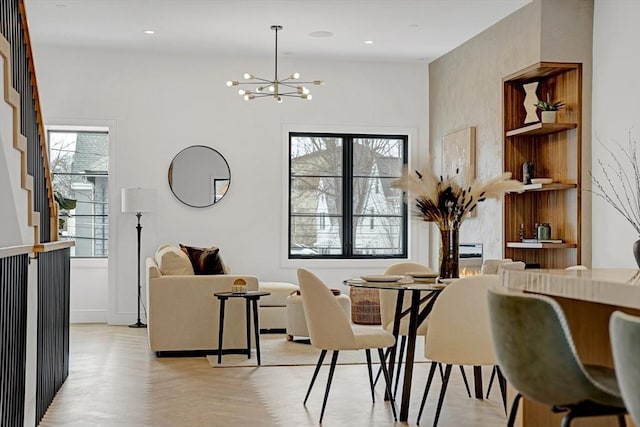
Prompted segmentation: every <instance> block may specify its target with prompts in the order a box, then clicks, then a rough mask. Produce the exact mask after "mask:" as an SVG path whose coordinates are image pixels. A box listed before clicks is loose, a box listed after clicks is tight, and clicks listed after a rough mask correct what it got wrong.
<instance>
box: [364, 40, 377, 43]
mask: <svg viewBox="0 0 640 427" xmlns="http://www.w3.org/2000/svg"><path fill="white" fill-rule="evenodd" d="M374 43H375V42H374V41H373V40H365V41H364V44H374Z"/></svg>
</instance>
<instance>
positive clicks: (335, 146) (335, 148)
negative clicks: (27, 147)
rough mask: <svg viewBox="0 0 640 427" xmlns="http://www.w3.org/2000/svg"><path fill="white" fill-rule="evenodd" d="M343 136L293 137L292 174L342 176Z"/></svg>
mask: <svg viewBox="0 0 640 427" xmlns="http://www.w3.org/2000/svg"><path fill="white" fill-rule="evenodd" d="M342 147H343V144H342V138H334V137H304V136H294V137H292V138H291V175H292V176H299V175H311V176H338V177H340V176H342Z"/></svg>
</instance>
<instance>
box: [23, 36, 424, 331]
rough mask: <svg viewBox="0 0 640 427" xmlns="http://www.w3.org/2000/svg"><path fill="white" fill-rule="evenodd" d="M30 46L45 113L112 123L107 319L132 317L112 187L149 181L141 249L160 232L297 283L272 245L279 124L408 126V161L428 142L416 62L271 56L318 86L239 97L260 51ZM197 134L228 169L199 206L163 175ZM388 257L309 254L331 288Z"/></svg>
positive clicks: (279, 173)
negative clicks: (248, 55)
mask: <svg viewBox="0 0 640 427" xmlns="http://www.w3.org/2000/svg"><path fill="white" fill-rule="evenodd" d="M34 49H35V57H36V67H37V70H38V83H39V88H40V96H41V103H42V109H43V111H44V115H45V121H46V122H47V123H49V122H55V123H56V124H62V123H63V122H64V121H68V122H69V123H71V124H75V122H76V121H80V122H83V123H85V124H86V123H88V122H91V121H92V120H108V121H111V122H113V123H115V125H116V131H115V147H113V151H112V153H113V154H112V157H113V158H112V162H111V166H112V167H111V170H110V192H111V197H110V203H111V212H110V214H111V218H110V221H111V229H112V230H111V239H112V242H111V248H110V249H111V252H110V253H111V258H110V267H109V288H110V290H109V322H110V323H122V324H125V323H130V322H132V321H133V320H134V319H135V314H134V313H135V311H136V286H135V280H136V279H135V277H136V266H135V265H136V262H135V261H136V260H135V244H136V243H135V242H136V240H135V216H133V215H124V214H121V213H120V201H119V194H120V188H123V187H138V186H140V187H150V188H157V190H158V210H157V211H156V212H155V213H152V214H145V215H144V216H143V218H142V225H143V231H142V240H143V247H142V253H143V257H144V256H148V255H151V254H152V253H153V251H154V250H155V248H156V246H157V245H158V244H161V243H165V242H172V243H186V244H192V245H202V246H210V245H216V246H219V247H220V248H221V253H222V256H223V258H224V260H225V261H226V262H228V263H230V264H231V265H232V268H233V271H234V272H238V273H251V274H256V275H258V277H259V278H260V279H262V280H286V281H296V279H295V268H296V266H297V265H309V263H307V262H305V261H300V262H299V263H291V262H287V261H286V260H285V259H284V257H283V253H282V250H281V248H282V245H281V243H282V242H281V238H282V236H283V235H286V231H285V230H283V229H282V224H283V221H282V218H283V215H286V211H284V209H283V206H284V204H283V200H284V199H285V198H286V197H287V193H286V188H284V186H283V182H286V179H284V178H283V177H286V174H287V169H286V168H287V158H286V149H285V148H286V147H285V146H284V141H285V140H286V139H285V138H284V137H283V129H287V128H290V127H292V126H295V127H303V128H304V127H307V126H308V127H309V128H310V129H311V128H317V127H320V126H332V127H333V126H335V127H336V128H338V127H343V128H350V129H359V130H360V131H362V132H376V131H379V130H390V129H395V130H397V129H401V130H412V132H413V134H414V135H415V136H416V138H415V139H416V140H414V141H411V143H412V144H413V149H414V151H413V152H414V156H413V159H412V164H416V163H417V156H418V154H419V156H420V157H425V156H426V153H427V152H428V141H427V138H428V132H427V117H428V89H427V79H428V76H427V67H426V65H425V64H385V63H355V62H326V61H323V62H312V61H296V62H295V63H294V62H293V61H291V62H289V61H280V64H279V68H280V70H283V72H285V73H288V72H293V71H298V72H300V73H301V74H302V77H303V78H309V79H324V80H326V82H327V84H326V85H325V86H322V87H313V88H312V93H313V95H314V99H313V101H311V102H305V101H302V100H298V99H285V101H284V102H283V103H282V104H276V103H275V102H273V101H271V100H266V99H263V100H255V101H253V102H251V103H247V102H244V101H242V99H241V98H240V97H239V96H238V95H237V94H236V91H235V90H233V89H230V88H227V87H226V86H225V82H226V81H227V80H229V79H237V78H240V76H241V75H242V74H243V73H244V72H247V71H250V72H253V73H254V74H257V75H265V76H271V73H272V66H273V64H272V62H271V61H270V60H268V59H264V60H258V59H253V60H252V59H240V58H231V57H227V58H218V57H204V58H201V57H193V56H167V55H162V54H143V53H122V52H113V51H94V50H81V49H73V50H72V49H58V48H52V47H46V46H36V47H34ZM195 144H201V145H208V146H210V147H212V148H215V149H216V150H218V151H219V152H220V153H221V154H222V155H224V156H225V157H226V159H227V161H228V163H229V166H230V168H231V177H232V178H231V179H232V184H231V187H230V190H229V192H228V193H227V195H226V196H225V197H224V199H223V200H222V201H221V202H220V203H218V204H216V205H215V206H212V207H209V208H204V209H194V208H190V207H187V206H185V205H182V204H181V203H180V202H179V201H178V200H176V198H175V197H174V196H173V195H172V193H171V191H170V189H169V187H168V183H167V169H168V167H169V164H170V162H171V160H172V159H173V157H174V156H175V155H176V154H177V153H178V152H179V151H180V150H182V149H183V148H185V147H187V146H190V145H195ZM418 225H419V224H416V223H412V226H418ZM415 229H417V230H419V231H418V232H417V233H412V237H413V238H412V248H414V250H413V251H412V258H413V259H414V260H417V261H423V262H425V261H426V260H427V253H426V248H427V245H426V240H427V236H426V233H425V232H424V228H422V227H415ZM389 263H390V262H368V263H365V262H357V263H354V262H348V261H347V262H335V261H330V262H322V263H313V268H314V269H315V270H316V271H317V272H318V274H319V275H320V277H322V278H324V279H325V280H327V282H329V283H330V284H331V285H332V286H336V285H337V284H339V283H340V282H341V281H342V280H343V279H344V278H348V277H350V276H352V275H356V274H362V273H371V272H381V271H382V270H383V268H384V266H386V265H388V264H389ZM72 274H73V275H74V276H75V274H76V273H75V270H74V272H73V273H72ZM96 274H98V273H96ZM101 274H103V275H104V272H103V273H101ZM90 282H91V279H90V278H89V276H87V278H86V283H76V281H75V280H74V283H73V284H72V286H74V287H75V286H89V284H90ZM143 283H144V277H143ZM95 292H98V293H100V292H102V291H100V290H97V289H96V290H95ZM87 304H89V301H87Z"/></svg>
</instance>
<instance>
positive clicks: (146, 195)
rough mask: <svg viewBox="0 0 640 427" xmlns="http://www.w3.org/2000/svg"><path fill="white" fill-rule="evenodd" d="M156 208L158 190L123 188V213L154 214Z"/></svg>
mask: <svg viewBox="0 0 640 427" xmlns="http://www.w3.org/2000/svg"><path fill="white" fill-rule="evenodd" d="M155 207H156V190H155V189H153V188H140V187H138V188H123V189H122V212H124V213H131V212H133V213H138V212H153V211H154V209H155Z"/></svg>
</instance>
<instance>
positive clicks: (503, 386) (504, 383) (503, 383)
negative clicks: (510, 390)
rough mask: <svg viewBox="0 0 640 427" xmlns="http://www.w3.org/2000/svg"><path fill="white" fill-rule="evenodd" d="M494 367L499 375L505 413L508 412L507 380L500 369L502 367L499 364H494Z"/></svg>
mask: <svg viewBox="0 0 640 427" xmlns="http://www.w3.org/2000/svg"><path fill="white" fill-rule="evenodd" d="M493 369H494V370H495V372H496V374H497V376H498V385H499V386H500V395H501V396H502V405H503V406H504V413H505V414H506V413H507V380H506V379H505V378H504V375H502V371H501V370H500V367H499V366H498V365H496V366H494V367H493ZM487 397H488V396H487Z"/></svg>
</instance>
